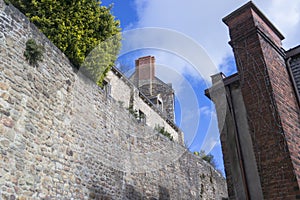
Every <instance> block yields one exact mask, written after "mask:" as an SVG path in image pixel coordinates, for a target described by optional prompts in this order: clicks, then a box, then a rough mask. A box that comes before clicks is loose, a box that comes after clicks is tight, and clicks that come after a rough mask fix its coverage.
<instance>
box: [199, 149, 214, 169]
mask: <svg viewBox="0 0 300 200" xmlns="http://www.w3.org/2000/svg"><path fill="white" fill-rule="evenodd" d="M194 154H195V155H197V156H200V157H201V158H202V159H203V160H205V161H207V162H208V163H209V164H211V165H212V166H213V167H214V168H216V162H215V159H214V156H213V155H212V154H210V153H209V154H205V151H203V150H201V151H200V152H197V151H195V152H194Z"/></svg>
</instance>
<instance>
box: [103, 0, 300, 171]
mask: <svg viewBox="0 0 300 200" xmlns="http://www.w3.org/2000/svg"><path fill="white" fill-rule="evenodd" d="M246 2H247V1H244V0H227V1H217V0H211V1H199V0H189V1H185V2H183V1H179V0H127V1H124V0H103V1H102V5H105V6H108V5H110V4H112V3H113V4H114V6H113V9H112V13H113V14H114V15H115V16H116V18H117V19H119V20H120V21H121V28H122V30H123V32H124V34H125V36H126V35H127V36H128V37H125V38H126V41H124V43H126V42H127V43H136V44H135V45H136V46H138V45H140V44H141V39H142V40H144V41H146V40H147V42H149V41H151V39H153V36H152V35H151V36H150V35H148V34H145V32H144V30H140V29H141V28H147V27H152V29H153V28H154V29H156V31H157V30H159V31H162V32H165V33H166V34H170V38H167V39H162V38H164V37H161V38H158V40H160V39H161V40H162V41H160V43H162V44H159V43H157V44H155V45H149V44H148V46H144V48H133V47H130V48H128V49H130V51H126V52H125V53H124V52H121V54H120V56H119V59H118V62H119V63H121V64H122V65H125V66H126V67H128V69H133V68H134V60H135V59H136V58H138V57H139V56H145V55H153V56H155V57H156V63H157V71H156V75H157V76H158V77H159V78H160V79H162V80H163V81H165V82H172V84H173V87H174V89H175V94H176V123H177V124H178V125H179V127H181V129H182V130H183V131H184V133H185V138H186V142H187V143H188V145H189V149H190V150H191V151H200V149H203V150H205V151H206V153H212V154H213V155H214V157H215V158H216V161H217V165H218V168H220V169H221V170H223V162H222V154H221V148H220V144H219V141H218V136H219V132H218V128H217V123H216V115H215V111H214V106H213V104H212V103H211V102H210V100H209V99H208V98H207V97H205V95H204V89H206V88H207V87H209V86H210V75H213V74H214V73H217V72H219V71H222V72H224V73H225V74H226V75H227V76H228V75H230V74H232V73H234V72H235V71H236V69H235V62H234V59H233V54H232V50H231V47H230V46H229V45H228V41H229V34H228V29H227V27H226V25H225V24H223V22H222V18H223V17H225V16H226V15H228V14H230V13H231V12H232V11H234V10H235V9H237V8H239V7H240V6H241V5H243V4H245V3H246ZM254 3H255V4H256V5H257V6H258V7H259V9H260V10H261V11H262V12H263V13H264V14H265V15H266V16H267V17H268V18H269V19H270V20H271V22H272V23H273V24H274V25H275V26H276V27H277V28H278V29H279V30H280V31H281V32H282V33H283V35H285V37H286V39H285V40H284V41H283V47H284V48H285V49H289V48H292V47H294V46H296V45H298V44H299V43H300V41H299V31H300V30H299V27H300V0H293V1H289V3H287V1H286V0H273V1H262V0H261V1H254ZM138 28H139V29H138ZM152 29H151V30H152ZM145 31H147V29H146V30H145ZM163 34H164V33H163ZM163 34H162V35H163ZM136 35H137V36H136ZM133 36H134V37H133ZM174 38H175V40H174ZM148 39H149V41H148ZM174 41H175V42H174ZM177 41H178V42H177ZM155 42H156V40H155V41H154V43H155ZM174 43H175V44H177V46H179V47H182V49H184V48H185V47H184V45H185V44H190V45H189V46H193V48H191V49H185V51H180V50H178V49H177V47H176V46H174ZM127 45H128V44H127ZM125 46H126V44H125ZM133 46H134V45H133ZM142 46H143V45H142ZM126 47H127V46H126ZM187 52H188V53H187ZM130 72H132V71H129V72H128V73H130Z"/></svg>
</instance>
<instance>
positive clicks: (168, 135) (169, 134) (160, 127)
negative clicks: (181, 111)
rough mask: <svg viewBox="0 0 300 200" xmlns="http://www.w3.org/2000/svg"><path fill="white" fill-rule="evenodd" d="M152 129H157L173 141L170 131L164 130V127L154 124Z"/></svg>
mask: <svg viewBox="0 0 300 200" xmlns="http://www.w3.org/2000/svg"><path fill="white" fill-rule="evenodd" d="M154 130H156V131H158V132H159V133H160V134H162V135H164V136H166V137H167V138H169V139H170V140H171V141H173V136H172V135H171V133H169V132H168V131H166V130H165V127H162V126H159V125H156V126H155V129H154Z"/></svg>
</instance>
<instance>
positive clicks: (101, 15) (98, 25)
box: [10, 0, 121, 83]
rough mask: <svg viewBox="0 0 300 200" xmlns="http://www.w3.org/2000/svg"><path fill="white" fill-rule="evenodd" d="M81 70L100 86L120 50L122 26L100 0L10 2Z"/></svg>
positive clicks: (14, 0)
mask: <svg viewBox="0 0 300 200" xmlns="http://www.w3.org/2000/svg"><path fill="white" fill-rule="evenodd" d="M10 2H11V3H12V4H13V5H14V6H16V7H17V8H18V9H19V10H20V11H21V12H23V13H24V14H25V15H26V16H27V17H28V18H29V19H30V20H31V21H32V22H33V23H34V24H35V25H36V26H37V27H38V28H39V29H40V30H41V31H42V32H43V33H44V34H45V35H46V36H47V37H48V38H49V39H50V40H51V41H52V42H53V43H54V44H55V45H56V46H57V47H58V48H59V49H60V50H62V51H63V52H64V53H65V54H66V56H67V57H68V58H69V59H70V61H71V62H72V63H73V64H74V66H75V67H77V68H79V67H80V66H82V64H83V63H84V61H85V59H86V58H87V57H88V55H89V54H90V53H91V52H92V50H94V49H95V48H96V49H97V51H96V52H97V53H101V55H97V56H96V55H95V54H96V53H94V54H93V55H91V56H89V57H90V58H89V60H88V61H87V62H86V63H85V71H86V72H88V74H89V75H90V77H91V78H93V80H94V81H95V82H98V83H101V82H102V80H103V79H104V77H105V74H106V72H107V71H109V69H110V68H111V67H112V66H113V65H114V61H115V60H116V58H117V54H118V52H119V49H120V40H121V35H120V27H119V25H120V23H119V21H118V20H115V18H114V16H113V15H112V14H111V12H110V9H111V8H107V7H104V6H100V1H98V0H77V1H68V0H44V1H38V0H27V1H23V0H10Z"/></svg>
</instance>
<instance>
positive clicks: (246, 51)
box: [223, 2, 300, 199]
mask: <svg viewBox="0 0 300 200" xmlns="http://www.w3.org/2000/svg"><path fill="white" fill-rule="evenodd" d="M223 21H224V22H225V24H226V25H227V26H228V27H229V31H230V37H231V41H230V44H231V45H232V48H233V51H234V55H235V60H236V64H237V68H238V73H239V75H240V84H241V91H242V96H243V99H244V103H245V107H246V111H247V117H248V124H249V129H250V130H249V131H250V134H251V138H252V143H253V150H254V153H255V159H256V163H257V169H258V172H259V177H260V182H261V186H262V190H263V196H264V198H265V199H300V192H299V184H300V171H299V170H300V117H299V106H298V104H297V100H296V98H295V93H294V90H293V87H292V83H291V81H290V77H289V74H288V71H287V69H286V63H285V59H284V57H285V53H284V50H283V49H282V48H281V40H282V39H284V37H283V36H282V35H281V33H280V32H279V31H278V30H277V29H276V28H275V27H274V26H273V25H272V23H270V21H269V20H268V19H267V18H266V17H265V16H264V15H263V14H262V13H261V12H260V11H259V10H258V9H257V7H256V6H255V5H254V4H253V3H252V2H249V3H247V4H246V5H244V6H243V7H241V8H239V9H238V10H236V11H234V12H233V13H231V14H230V15H228V16H227V17H225V18H224V19H223Z"/></svg>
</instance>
